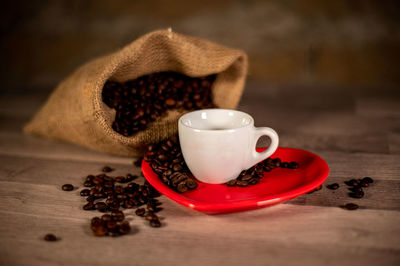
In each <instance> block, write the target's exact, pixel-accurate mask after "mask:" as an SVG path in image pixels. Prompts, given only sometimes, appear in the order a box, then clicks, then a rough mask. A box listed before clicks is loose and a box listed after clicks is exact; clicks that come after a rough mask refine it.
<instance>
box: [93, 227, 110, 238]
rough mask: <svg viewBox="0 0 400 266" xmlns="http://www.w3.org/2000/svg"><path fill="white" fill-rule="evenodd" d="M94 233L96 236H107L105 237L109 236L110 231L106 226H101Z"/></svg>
mask: <svg viewBox="0 0 400 266" xmlns="http://www.w3.org/2000/svg"><path fill="white" fill-rule="evenodd" d="M92 232H93V234H94V235H95V236H105V235H107V233H108V230H107V228H105V227H104V226H99V227H96V228H94V229H92Z"/></svg>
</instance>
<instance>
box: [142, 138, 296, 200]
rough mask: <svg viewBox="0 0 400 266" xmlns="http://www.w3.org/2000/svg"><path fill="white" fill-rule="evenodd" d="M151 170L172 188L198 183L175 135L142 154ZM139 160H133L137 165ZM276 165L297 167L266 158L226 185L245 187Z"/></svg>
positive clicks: (195, 185) (181, 191)
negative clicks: (186, 162)
mask: <svg viewBox="0 0 400 266" xmlns="http://www.w3.org/2000/svg"><path fill="white" fill-rule="evenodd" d="M144 160H146V161H147V162H148V163H149V164H150V166H151V168H152V169H153V171H154V172H155V173H156V174H157V175H158V176H159V177H160V179H161V180H162V181H163V182H164V184H166V185H167V186H169V187H170V188H172V189H173V190H175V191H177V192H179V193H183V192H186V191H188V190H191V189H195V188H196V187H197V186H198V184H197V183H196V181H195V180H194V179H193V178H192V174H191V173H190V171H189V169H188V167H187V165H186V164H185V161H184V159H183V155H182V152H181V149H180V145H179V140H178V137H177V136H174V137H172V138H170V139H167V140H165V141H163V142H160V143H158V144H155V145H150V146H149V147H148V151H147V153H146V155H145V156H144ZM140 162H141V160H140V159H139V160H138V161H137V162H135V165H139V163H140ZM277 167H281V168H288V169H297V168H298V167H299V164H298V163H297V162H282V161H281V160H280V159H279V158H275V159H271V158H268V159H266V160H264V161H262V162H260V163H258V164H257V165H255V166H253V167H251V168H250V169H248V170H245V171H242V173H241V174H240V175H239V176H238V177H237V178H236V179H233V180H231V181H229V182H228V183H226V184H227V185H228V186H237V187H247V186H249V185H255V184H257V183H258V182H259V180H260V179H261V178H262V177H264V172H269V171H271V170H273V169H275V168H277Z"/></svg>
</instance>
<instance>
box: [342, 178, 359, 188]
mask: <svg viewBox="0 0 400 266" xmlns="http://www.w3.org/2000/svg"><path fill="white" fill-rule="evenodd" d="M344 183H345V184H346V185H348V186H352V187H354V186H358V184H359V182H358V180H356V179H350V180H348V181H345V182H344Z"/></svg>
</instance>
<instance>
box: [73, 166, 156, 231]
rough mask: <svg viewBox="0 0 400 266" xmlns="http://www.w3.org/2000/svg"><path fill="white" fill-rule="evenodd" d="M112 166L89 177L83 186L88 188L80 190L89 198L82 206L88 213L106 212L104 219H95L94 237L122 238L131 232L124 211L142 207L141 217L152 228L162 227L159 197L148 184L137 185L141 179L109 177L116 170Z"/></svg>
mask: <svg viewBox="0 0 400 266" xmlns="http://www.w3.org/2000/svg"><path fill="white" fill-rule="evenodd" d="M113 170H114V169H112V168H111V167H108V166H105V167H103V168H102V172H103V173H102V174H98V175H88V176H87V177H86V178H85V180H84V182H83V185H84V186H85V187H87V188H85V189H82V190H81V191H80V195H81V196H82V197H86V201H87V203H86V204H85V205H84V206H83V209H84V210H86V211H92V210H97V211H99V212H102V213H105V214H104V215H102V216H101V217H94V218H93V219H92V221H91V224H90V227H91V229H92V232H93V234H94V235H95V236H121V235H125V234H128V233H129V232H130V231H131V227H130V225H129V222H128V221H127V220H125V215H124V213H123V210H124V209H132V208H138V207H141V206H145V208H139V209H137V210H136V214H137V215H138V216H142V217H145V218H146V219H147V220H148V221H149V224H150V226H152V227H160V226H161V222H160V220H159V218H158V216H157V215H156V213H157V212H159V211H161V210H162V208H161V207H160V205H161V202H159V201H158V200H157V199H156V198H157V197H158V196H160V194H159V193H158V191H157V190H155V189H154V188H153V187H152V186H151V185H150V184H149V183H148V182H147V181H145V183H144V184H143V185H140V184H139V183H136V182H134V180H135V179H136V178H138V176H136V175H132V174H127V175H125V176H109V175H107V174H106V173H109V172H111V171H113Z"/></svg>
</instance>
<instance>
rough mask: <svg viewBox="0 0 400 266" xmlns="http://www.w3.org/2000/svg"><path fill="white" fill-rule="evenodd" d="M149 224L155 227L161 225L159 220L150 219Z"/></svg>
mask: <svg viewBox="0 0 400 266" xmlns="http://www.w3.org/2000/svg"><path fill="white" fill-rule="evenodd" d="M150 226H151V227H155V228H158V227H161V222H160V221H159V220H151V221H150Z"/></svg>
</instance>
